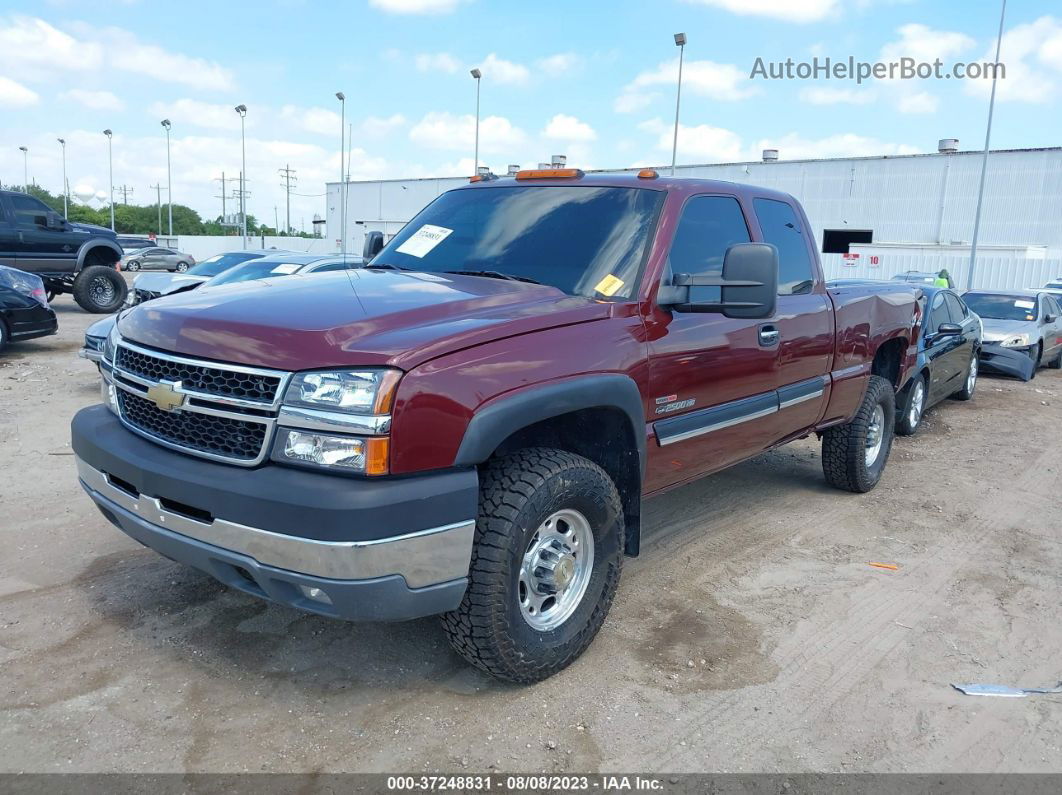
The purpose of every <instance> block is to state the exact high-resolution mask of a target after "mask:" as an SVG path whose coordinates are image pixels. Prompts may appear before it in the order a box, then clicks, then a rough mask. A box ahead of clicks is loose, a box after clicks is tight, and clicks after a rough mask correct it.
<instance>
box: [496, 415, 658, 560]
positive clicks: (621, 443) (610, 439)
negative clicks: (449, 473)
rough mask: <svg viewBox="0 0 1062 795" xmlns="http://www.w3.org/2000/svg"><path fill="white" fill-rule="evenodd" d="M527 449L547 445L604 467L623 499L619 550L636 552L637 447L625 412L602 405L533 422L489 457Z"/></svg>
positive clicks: (638, 504)
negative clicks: (624, 531) (623, 528)
mask: <svg viewBox="0 0 1062 795" xmlns="http://www.w3.org/2000/svg"><path fill="white" fill-rule="evenodd" d="M528 447H552V448H555V449H558V450H567V451H568V452H571V453H575V454H576V455H581V456H583V457H584V458H588V459H590V460H591V461H593V462H594V463H595V464H597V465H598V466H599V467H601V468H602V469H603V470H605V472H606V473H608V476H609V477H610V478H612V482H613V483H615V484H616V490H617V491H618V492H619V495H620V499H621V500H622V501H623V515H624V520H625V522H624V523H625V525H626V529H627V537H626V539H625V544H624V549H625V551H626V553H627V554H628V555H637V554H638V546H639V537H640V521H641V495H642V486H641V484H642V475H641V465H640V463H639V456H638V445H637V441H636V439H635V437H634V428H632V427H631V423H630V420H629V419H628V417H627V415H626V414H625V413H624V412H623V411H621V410H619V409H616V408H608V407H605V406H601V407H597V408H589V409H580V410H578V411H572V412H569V413H567V414H561V415H558V416H556V417H550V418H549V419H546V420H542V421H541V422H536V423H534V424H532V425H528V426H527V427H526V428H521V429H520V430H518V431H516V432H514V433H513V434H511V435H510V436H509V437H508V438H506V439H505V441H503V442H502V443H501V444H500V445H498V448H497V449H496V450H495V451H494V453H493V457H497V456H502V455H507V454H508V453H512V452H515V451H516V450H522V449H525V448H528Z"/></svg>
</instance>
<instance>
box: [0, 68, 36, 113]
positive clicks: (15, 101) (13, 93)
mask: <svg viewBox="0 0 1062 795" xmlns="http://www.w3.org/2000/svg"><path fill="white" fill-rule="evenodd" d="M39 100H40V97H39V96H38V95H37V92H36V91H33V90H31V89H28V88H26V87H25V86H24V85H22V84H21V83H16V82H15V81H14V80H12V79H11V78H9V77H4V76H3V75H0V108H27V107H29V106H30V105H36V104H37V102H38V101H39Z"/></svg>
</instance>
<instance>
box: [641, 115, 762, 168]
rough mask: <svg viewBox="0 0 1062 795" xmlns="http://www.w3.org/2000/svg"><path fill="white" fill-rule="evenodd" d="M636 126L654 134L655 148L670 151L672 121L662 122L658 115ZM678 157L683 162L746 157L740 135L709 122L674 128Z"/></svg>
mask: <svg viewBox="0 0 1062 795" xmlns="http://www.w3.org/2000/svg"><path fill="white" fill-rule="evenodd" d="M638 129H639V130H643V131H645V132H648V133H652V134H653V135H655V136H657V141H656V148H657V149H660V150H663V151H667V152H670V151H671V146H672V142H673V140H674V139H673V136H674V133H675V125H674V124H665V123H664V122H662V121H660V119H649V120H648V121H643V122H641V123H640V124H639V125H638ZM678 152H679V159H680V160H681V161H684V162H687V163H688V162H691V161H697V162H714V163H720V162H727V163H733V162H736V161H739V160H743V159H746V158H745V155H744V151H743V150H742V145H741V136H739V135H738V134H737V133H736V132H733V131H732V130H726V129H723V128H722V127H713V126H711V125H709V124H697V125H693V126H690V125H686V124H680V125H679V130H678Z"/></svg>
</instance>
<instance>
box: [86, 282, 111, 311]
mask: <svg viewBox="0 0 1062 795" xmlns="http://www.w3.org/2000/svg"><path fill="white" fill-rule="evenodd" d="M89 294H90V295H91V296H92V300H94V301H96V302H97V303H100V304H109V303H110V302H111V301H113V300H114V285H113V284H111V281H110V279H107V278H104V277H103V276H97V277H96V278H95V279H93V280H92V284H90V285H89Z"/></svg>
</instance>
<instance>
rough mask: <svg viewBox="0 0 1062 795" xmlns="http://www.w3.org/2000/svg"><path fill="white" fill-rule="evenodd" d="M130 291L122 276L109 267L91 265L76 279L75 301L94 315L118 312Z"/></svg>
mask: <svg viewBox="0 0 1062 795" xmlns="http://www.w3.org/2000/svg"><path fill="white" fill-rule="evenodd" d="M128 290H129V287H128V285H126V283H125V279H123V278H122V274H120V273H119V272H118V271H116V270H115V269H114V268H112V267H110V266H108V265H91V266H89V267H87V268H85V269H84V270H82V271H81V273H79V274H78V275H77V278H76V279H74V291H73V292H74V300H75V301H77V305H78V306H80V307H81V308H82V309H84V310H85V311H86V312H91V313H92V314H94V315H107V314H110V313H111V312H117V311H118V310H119V309H120V308H121V306H122V302H123V301H125V295H126V293H127V292H128Z"/></svg>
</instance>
